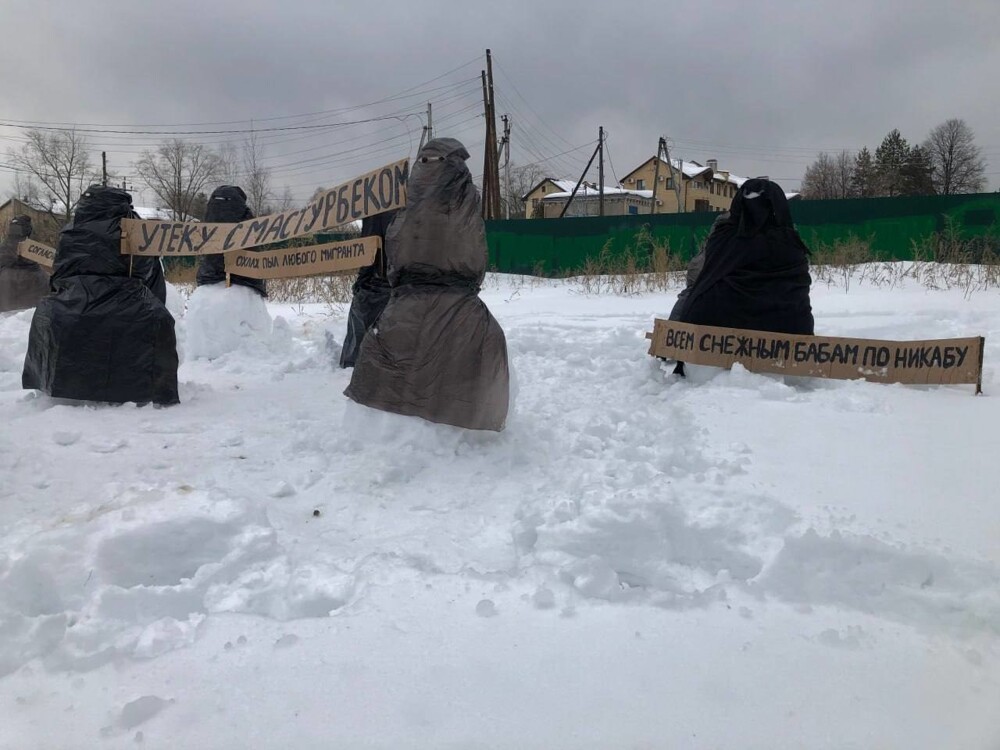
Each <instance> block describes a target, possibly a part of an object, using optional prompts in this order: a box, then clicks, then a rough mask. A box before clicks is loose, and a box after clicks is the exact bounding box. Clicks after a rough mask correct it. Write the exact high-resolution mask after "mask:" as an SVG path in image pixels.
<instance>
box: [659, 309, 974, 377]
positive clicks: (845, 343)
mask: <svg viewBox="0 0 1000 750" xmlns="http://www.w3.org/2000/svg"><path fill="white" fill-rule="evenodd" d="M646 335H647V337H649V338H651V339H652V341H651V343H650V347H649V353H650V354H651V355H653V356H654V357H666V358H670V359H677V360H681V361H683V362H691V363H694V364H699V365H712V366H714V367H725V368H729V367H732V366H733V363H734V362H739V363H740V364H741V365H743V366H744V367H746V368H747V369H748V370H750V371H751V372H770V373H779V374H783V375H804V376H807V377H811V378H835V379H839V380H853V379H857V378H864V379H865V380H871V381H873V382H877V383H909V384H920V385H953V384H959V383H969V384H975V385H976V386H977V391H978V390H979V385H980V384H981V382H982V371H983V345H984V343H985V341H984V339H983V338H982V337H979V336H976V337H973V338H964V339H935V340H931V341H881V340H876V339H849V338H836V337H832V336H795V335H791V334H784V333H766V332H763V331H743V330H740V329H737V328H715V327H712V326H696V325H691V324H690V323H677V322H675V321H672V320H660V319H659V318H657V319H656V320H655V321H654V324H653V333H652V335H650V334H646Z"/></svg>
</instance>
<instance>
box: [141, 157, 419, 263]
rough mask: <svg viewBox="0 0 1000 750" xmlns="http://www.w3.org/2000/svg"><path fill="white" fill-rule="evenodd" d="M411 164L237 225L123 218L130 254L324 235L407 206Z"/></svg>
mask: <svg viewBox="0 0 1000 750" xmlns="http://www.w3.org/2000/svg"><path fill="white" fill-rule="evenodd" d="M409 172H410V162H409V160H408V159H401V160H400V161H397V162H394V163H393V164H388V165H386V166H384V167H381V168H380V169H376V170H375V171H373V172H369V173H368V174H365V175H361V176H360V177H355V178H354V179H353V180H350V181H349V182H345V183H344V184H343V185H338V186H337V187H335V188H331V189H330V190H327V191H326V192H325V193H323V194H321V195H320V196H319V197H318V198H316V200H314V201H313V202H312V203H310V204H309V205H308V206H306V207H305V208H296V209H293V210H289V211H283V212H281V213H278V214H269V215H267V216H261V217H259V218H256V219H247V220H246V221H241V222H239V223H237V224H210V223H207V222H200V223H199V222H191V223H185V222H183V221H166V222H164V221H141V220H139V219H122V252H123V253H125V254H128V255H172V256H176V255H204V254H206V253H229V252H233V251H235V250H245V249H247V248H250V247H259V246H261V245H270V244H273V243H275V242H282V241H284V240H290V239H293V238H295V237H304V236H305V235H309V234H315V233H316V232H323V231H326V230H329V229H334V228H336V227H339V226H342V225H344V224H347V223H348V222H351V221H357V220H359V219H364V218H365V217H367V216H374V215H375V214H380V213H383V212H385V211H392V210H393V209H396V208H402V207H403V206H404V205H405V204H406V180H407V177H408V176H409Z"/></svg>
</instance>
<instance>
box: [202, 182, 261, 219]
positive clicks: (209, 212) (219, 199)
mask: <svg viewBox="0 0 1000 750" xmlns="http://www.w3.org/2000/svg"><path fill="white" fill-rule="evenodd" d="M252 218H253V212H252V211H251V210H250V209H249V208H248V207H247V194H246V193H244V192H243V189H242V188H239V187H237V186H236V185H222V186H220V187H217V188H216V189H215V190H214V191H213V192H212V197H211V198H209V199H208V206H207V207H206V208H205V221H210V222H214V223H219V224H233V223H236V222H238V221H244V220H246V219H252Z"/></svg>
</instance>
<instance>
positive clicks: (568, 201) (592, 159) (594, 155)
mask: <svg viewBox="0 0 1000 750" xmlns="http://www.w3.org/2000/svg"><path fill="white" fill-rule="evenodd" d="M600 150H601V144H600V143H598V144H597V148H595V149H594V153H592V154H591V155H590V161H588V162H587V166H585V167H584V168H583V174H582V175H580V180H579V181H578V182H577V183H576V187H575V188H573V192H572V193H570V194H569V200H567V201H566V205H565V206H563V209H562V212H561V213H560V214H559V218H560V219H561V218H562V217H563V216H565V215H566V212H567V211H568V210H569V204H570V203H572V202H573V198H575V197H576V191H577V190H579V189H580V185H582V184H583V181H584V179H586V177H587V172H588V171H590V165H591V164H593V163H594V159H595V158H596V157H597V152H598V151H600Z"/></svg>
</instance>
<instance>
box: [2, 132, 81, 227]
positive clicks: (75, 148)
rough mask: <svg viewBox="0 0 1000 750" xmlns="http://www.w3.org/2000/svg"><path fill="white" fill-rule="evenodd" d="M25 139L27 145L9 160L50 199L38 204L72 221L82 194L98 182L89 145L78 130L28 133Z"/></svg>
mask: <svg viewBox="0 0 1000 750" xmlns="http://www.w3.org/2000/svg"><path fill="white" fill-rule="evenodd" d="M26 135H27V137H28V142H27V143H25V144H24V146H23V147H22V148H21V149H20V150H12V151H10V153H9V156H10V160H11V162H12V163H13V164H14V166H15V167H16V168H17V169H19V170H21V171H22V172H25V173H27V174H28V175H30V176H31V179H34V180H37V181H38V184H39V185H41V191H39V194H41V193H46V194H47V195H45V196H41V197H39V202H40V203H41V204H44V203H45V202H48V204H49V206H50V208H52V209H56V208H57V209H59V210H60V213H61V214H62V218H63V220H64V221H69V218H70V216H71V215H72V213H73V209H74V208H76V204H77V203H78V202H79V200H80V196H81V195H82V194H83V191H84V190H86V189H87V187H88V186H89V184H90V183H91V182H92V181H96V179H97V176H96V174H95V172H94V170H93V169H92V168H91V164H90V144H89V143H88V142H87V139H86V138H84V137H83V136H82V135H80V134H79V133H77V132H76V131H75V130H57V131H53V132H45V131H42V130H29V131H27V133H26ZM46 199H48V201H46Z"/></svg>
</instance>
